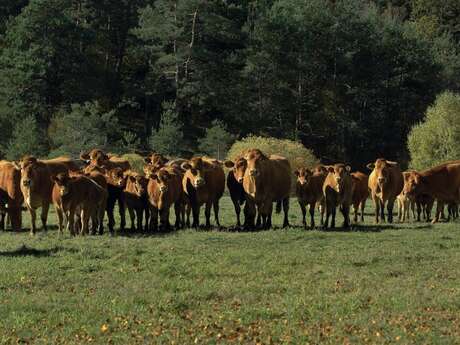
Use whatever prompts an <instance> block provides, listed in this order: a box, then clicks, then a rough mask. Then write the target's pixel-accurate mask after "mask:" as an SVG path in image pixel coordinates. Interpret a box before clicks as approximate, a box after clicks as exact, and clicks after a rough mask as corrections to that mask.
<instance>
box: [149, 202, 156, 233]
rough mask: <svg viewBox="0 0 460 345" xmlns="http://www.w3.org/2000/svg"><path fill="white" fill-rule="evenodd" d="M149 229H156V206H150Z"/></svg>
mask: <svg viewBox="0 0 460 345" xmlns="http://www.w3.org/2000/svg"><path fill="white" fill-rule="evenodd" d="M149 228H150V230H151V231H158V209H157V208H156V207H151V208H150V225H149Z"/></svg>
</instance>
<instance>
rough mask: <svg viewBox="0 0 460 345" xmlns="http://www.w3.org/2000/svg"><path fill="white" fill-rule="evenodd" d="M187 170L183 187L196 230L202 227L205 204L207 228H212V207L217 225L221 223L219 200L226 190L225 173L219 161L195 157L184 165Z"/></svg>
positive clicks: (183, 167)
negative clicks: (202, 211)
mask: <svg viewBox="0 0 460 345" xmlns="http://www.w3.org/2000/svg"><path fill="white" fill-rule="evenodd" d="M181 167H182V169H184V170H185V173H184V177H183V179H182V187H183V190H184V193H185V195H186V196H187V199H188V202H189V203H190V205H191V208H192V212H193V224H192V226H193V227H194V228H198V227H199V225H200V219H199V218H200V207H201V205H203V204H205V207H206V208H205V212H204V213H205V217H206V227H207V228H209V227H211V222H210V217H211V207H213V208H214V218H215V221H216V225H217V226H218V227H220V222H219V200H220V198H221V197H222V195H223V193H224V189H225V173H224V169H223V168H222V166H221V164H219V162H218V161H216V160H213V159H209V158H206V157H194V158H192V159H190V160H189V161H187V162H185V163H182V165H181Z"/></svg>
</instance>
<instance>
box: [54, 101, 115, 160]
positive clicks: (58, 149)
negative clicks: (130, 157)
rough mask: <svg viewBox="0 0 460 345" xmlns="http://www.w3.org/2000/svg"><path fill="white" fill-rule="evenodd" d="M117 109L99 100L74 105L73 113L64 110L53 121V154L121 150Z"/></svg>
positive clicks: (75, 154) (71, 110)
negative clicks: (108, 108) (96, 148)
mask: <svg viewBox="0 0 460 345" xmlns="http://www.w3.org/2000/svg"><path fill="white" fill-rule="evenodd" d="M119 128H120V126H119V124H118V120H117V118H116V116H115V111H114V110H111V111H105V110H104V109H102V107H101V106H100V105H99V103H98V102H86V103H84V104H72V105H71V109H70V112H68V113H67V112H65V111H61V112H60V113H59V114H58V116H57V117H55V118H54V119H53V121H52V125H51V126H50V130H49V132H50V133H49V134H50V138H51V140H52V142H53V146H54V149H53V150H52V152H51V154H50V156H58V155H62V154H68V155H72V156H78V155H79V153H80V152H81V151H87V150H90V149H93V148H95V147H98V148H101V149H103V150H106V151H117V150H118V146H119V145H118V139H119V138H120V137H121V133H120V129H119Z"/></svg>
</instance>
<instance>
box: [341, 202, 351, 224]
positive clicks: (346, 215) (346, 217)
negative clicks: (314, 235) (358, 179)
mask: <svg viewBox="0 0 460 345" xmlns="http://www.w3.org/2000/svg"><path fill="white" fill-rule="evenodd" d="M340 212H342V215H343V226H342V227H343V228H344V229H348V228H349V227H350V206H349V205H342V206H341V207H340Z"/></svg>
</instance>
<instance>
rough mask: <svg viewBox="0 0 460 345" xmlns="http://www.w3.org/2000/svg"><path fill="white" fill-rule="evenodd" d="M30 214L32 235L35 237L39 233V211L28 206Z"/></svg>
mask: <svg viewBox="0 0 460 345" xmlns="http://www.w3.org/2000/svg"><path fill="white" fill-rule="evenodd" d="M27 208H28V209H29V213H30V234H31V235H32V236H33V235H35V233H36V232H37V228H36V220H37V210H36V209H33V208H30V207H28V206H27Z"/></svg>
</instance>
